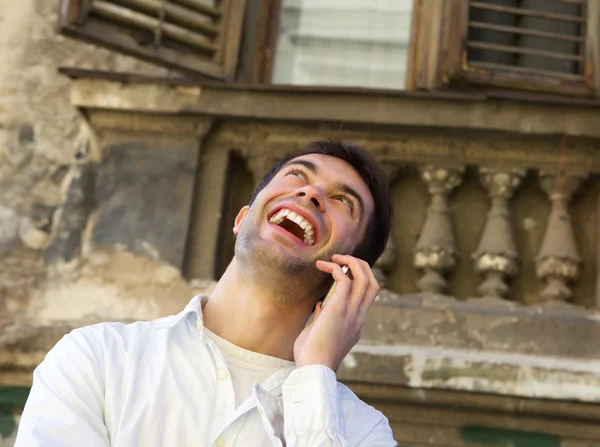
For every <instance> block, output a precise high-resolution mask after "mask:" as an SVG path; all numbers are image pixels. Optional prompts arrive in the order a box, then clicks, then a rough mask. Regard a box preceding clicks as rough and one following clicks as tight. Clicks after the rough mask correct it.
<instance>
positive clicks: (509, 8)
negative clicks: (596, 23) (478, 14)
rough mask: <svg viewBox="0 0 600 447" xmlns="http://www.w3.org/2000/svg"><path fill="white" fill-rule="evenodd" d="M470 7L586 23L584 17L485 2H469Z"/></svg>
mask: <svg viewBox="0 0 600 447" xmlns="http://www.w3.org/2000/svg"><path fill="white" fill-rule="evenodd" d="M469 6H471V7H472V8H478V9H485V10H488V11H497V12H505V13H508V14H517V15H522V16H531V17H539V18H542V19H548V20H558V21H562V22H576V23H585V19H584V18H583V17H575V16H571V15H568V14H557V13H554V12H543V11H534V10H532V9H525V8H514V7H512V6H500V5H492V4H490V3H483V2H469Z"/></svg>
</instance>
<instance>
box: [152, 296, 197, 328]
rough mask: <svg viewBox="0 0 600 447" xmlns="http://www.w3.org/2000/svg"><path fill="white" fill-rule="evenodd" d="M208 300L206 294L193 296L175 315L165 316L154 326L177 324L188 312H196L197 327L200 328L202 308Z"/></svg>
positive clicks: (164, 326) (169, 326) (163, 326)
mask: <svg viewBox="0 0 600 447" xmlns="http://www.w3.org/2000/svg"><path fill="white" fill-rule="evenodd" d="M207 302H208V296H206V295H196V296H195V297H193V298H192V299H191V300H190V302H189V303H188V304H187V306H185V308H184V309H183V310H182V311H181V312H179V313H178V314H177V315H173V316H171V317H167V318H165V319H164V321H163V322H161V323H160V324H158V325H157V326H156V327H157V328H160V329H169V328H172V327H173V326H175V325H176V324H178V323H179V322H180V321H181V320H183V319H184V318H185V317H187V316H188V315H189V314H191V313H194V314H196V317H197V321H198V323H197V324H198V329H199V330H202V328H203V327H204V325H203V323H202V322H203V317H202V309H204V306H206V303H207Z"/></svg>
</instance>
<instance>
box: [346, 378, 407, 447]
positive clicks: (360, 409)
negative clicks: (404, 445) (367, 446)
mask: <svg viewBox="0 0 600 447" xmlns="http://www.w3.org/2000/svg"><path fill="white" fill-rule="evenodd" d="M338 396H339V397H340V400H341V405H342V411H343V413H344V425H345V429H346V433H347V435H348V437H349V439H363V440H367V439H368V440H370V439H371V438H372V437H377V438H378V439H389V440H390V441H391V442H393V435H392V429H391V427H390V424H389V421H388V419H387V418H386V417H385V415H384V414H383V413H382V412H381V411H379V410H377V409H375V408H373V407H372V406H371V405H369V404H367V403H366V402H363V401H362V400H361V399H360V398H359V397H358V396H357V395H356V394H354V392H353V391H352V390H351V389H350V388H348V387H347V386H346V385H344V384H343V383H339V382H338ZM382 445H384V444H382ZM385 445H390V444H385ZM391 445H395V444H391Z"/></svg>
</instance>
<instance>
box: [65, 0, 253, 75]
mask: <svg viewBox="0 0 600 447" xmlns="http://www.w3.org/2000/svg"><path fill="white" fill-rule="evenodd" d="M244 7H245V0H62V9H61V15H60V28H61V32H62V33H63V34H66V35H68V36H71V37H75V38H78V39H82V40H85V41H87V42H90V43H93V44H96V45H99V46H103V47H107V48H110V49H112V50H115V51H119V52H122V53H126V54H129V55H131V56H134V57H138V58H140V59H145V60H147V61H150V62H153V63H156V64H160V65H164V66H166V67H168V68H171V69H174V70H179V71H182V72H185V73H187V74H201V75H204V76H208V77H212V78H217V79H224V80H229V81H230V80H233V78H234V75H235V69H236V65H237V60H238V50H239V44H240V37H241V31H242V19H243V16H244Z"/></svg>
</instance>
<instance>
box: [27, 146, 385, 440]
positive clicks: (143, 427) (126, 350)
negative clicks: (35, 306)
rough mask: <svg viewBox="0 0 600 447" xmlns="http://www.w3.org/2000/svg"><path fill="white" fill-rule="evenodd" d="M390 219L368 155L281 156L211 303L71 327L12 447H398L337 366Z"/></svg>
mask: <svg viewBox="0 0 600 447" xmlns="http://www.w3.org/2000/svg"><path fill="white" fill-rule="evenodd" d="M390 222H391V204H390V197H389V192H388V187H387V182H386V178H385V175H384V173H383V172H382V171H381V169H380V168H379V167H378V166H377V164H376V162H375V161H374V160H373V158H372V157H371V156H370V155H369V154H368V153H367V152H366V151H365V150H363V149H361V148H360V147H358V146H356V145H353V144H350V143H344V142H338V141H319V142H314V143H311V144H309V145H308V146H307V147H305V148H304V149H303V150H301V151H300V152H297V153H295V154H293V155H291V156H288V157H286V158H284V159H283V160H281V161H279V162H278V163H277V164H276V165H275V166H274V167H273V169H272V170H271V171H270V172H269V173H268V174H267V175H266V176H265V178H264V179H263V180H262V182H261V184H260V185H259V186H258V188H257V190H256V191H255V192H254V195H253V196H252V199H251V200H250V204H249V205H248V206H245V207H244V208H242V210H241V211H240V212H239V214H238V216H237V217H236V219H235V225H234V227H233V232H234V233H235V235H236V244H235V256H234V258H233V260H232V261H231V264H230V265H229V267H228V268H227V271H226V272H225V273H224V275H223V276H222V277H221V279H220V280H219V282H218V284H217V285H216V287H215V289H214V291H213V293H212V294H211V295H210V299H209V298H208V297H205V296H197V297H195V298H193V299H192V301H191V302H190V303H189V304H188V306H187V307H186V308H185V309H184V310H183V312H181V313H179V314H178V315H174V316H170V317H166V318H161V319H159V320H156V321H151V322H138V323H134V324H129V325H124V324H120V323H102V324H98V325H94V326H88V327H85V328H82V329H78V330H75V331H73V332H71V333H70V334H69V335H67V336H65V337H64V338H63V339H62V340H61V341H59V342H58V343H57V345H56V346H55V347H54V348H53V349H52V350H51V351H50V352H49V353H48V355H47V357H46V359H45V360H44V362H43V363H42V364H41V365H40V366H39V367H38V368H37V369H36V370H35V372H34V378H33V387H32V389H31V394H30V397H29V400H28V401H27V404H26V405H25V409H24V411H23V416H22V418H21V423H20V428H19V433H18V435H17V441H16V446H17V447H35V446H44V447H58V446H60V447H66V446H68V447H71V446H72V447H101V446H102V447H106V446H119V447H133V446H144V447H159V446H163V447H175V446H194V447H202V446H215V447H225V446H231V447H234V446H280V447H281V446H287V447H317V446H344V447H346V446H364V447H367V446H368V447H374V446H381V447H383V446H385V447H388V446H395V445H396V442H395V441H394V439H393V437H392V431H391V429H390V426H389V423H388V421H387V419H386V418H385V417H384V416H383V415H382V414H381V413H380V412H378V411H376V410H375V409H374V408H372V407H370V406H368V405H367V404H365V403H363V402H362V401H360V400H359V399H358V398H357V397H356V396H355V395H354V394H353V393H352V392H351V391H350V390H349V389H348V388H347V387H345V386H344V385H342V384H340V383H338V382H337V380H336V375H335V371H336V370H337V368H338V366H339V365H340V363H341V361H342V359H343V358H344V357H345V356H346V354H347V353H348V352H349V350H350V349H351V348H352V346H354V345H355V344H356V342H357V341H358V339H359V337H360V332H361V329H362V327H363V323H364V321H365V315H366V313H367V311H368V309H369V307H370V306H371V304H372V303H373V301H374V300H375V297H376V296H377V293H378V291H379V286H378V284H377V281H376V280H375V277H374V275H373V272H372V271H371V267H370V266H372V265H373V263H374V262H375V261H376V260H377V258H378V257H379V256H380V255H381V253H382V251H383V249H384V247H385V244H386V241H387V238H388V234H389V231H390ZM343 265H347V266H348V267H349V274H348V275H345V274H344V272H343V271H342V266H343ZM334 281H335V283H336V289H335V293H334V294H333V296H332V297H331V298H330V300H329V301H328V303H327V305H326V306H324V307H321V301H320V300H321V299H322V298H323V297H324V296H325V295H326V294H327V291H328V289H329V288H330V287H331V286H332V284H333V282H334ZM313 309H314V315H315V318H314V319H313V321H312V323H311V324H310V325H308V326H307V325H306V323H307V320H308V318H309V316H310V315H311V314H312V312H313Z"/></svg>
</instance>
